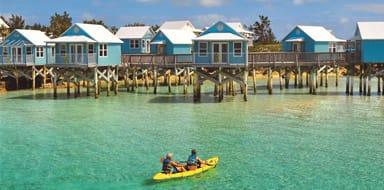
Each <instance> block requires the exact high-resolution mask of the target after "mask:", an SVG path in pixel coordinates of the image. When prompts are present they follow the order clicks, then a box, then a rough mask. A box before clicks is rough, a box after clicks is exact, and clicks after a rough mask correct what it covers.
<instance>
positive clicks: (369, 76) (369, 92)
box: [367, 64, 372, 96]
mask: <svg viewBox="0 0 384 190" xmlns="http://www.w3.org/2000/svg"><path fill="white" fill-rule="evenodd" d="M371 78H372V65H371V64H370V65H368V93H367V96H371Z"/></svg>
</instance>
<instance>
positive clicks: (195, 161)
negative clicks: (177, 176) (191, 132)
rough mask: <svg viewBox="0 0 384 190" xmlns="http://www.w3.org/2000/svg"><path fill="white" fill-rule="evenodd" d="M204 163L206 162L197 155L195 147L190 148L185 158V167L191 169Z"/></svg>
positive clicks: (202, 165)
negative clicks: (186, 158) (189, 153)
mask: <svg viewBox="0 0 384 190" xmlns="http://www.w3.org/2000/svg"><path fill="white" fill-rule="evenodd" d="M205 164H206V162H205V161H204V160H201V159H200V158H199V157H198V156H197V151H196V149H192V151H191V155H189V157H188V160H187V168H188V169H189V170H193V169H196V168H201V167H204V165H205Z"/></svg>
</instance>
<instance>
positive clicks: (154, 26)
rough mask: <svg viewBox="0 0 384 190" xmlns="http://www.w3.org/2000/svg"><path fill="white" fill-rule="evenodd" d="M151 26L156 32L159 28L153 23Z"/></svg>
mask: <svg viewBox="0 0 384 190" xmlns="http://www.w3.org/2000/svg"><path fill="white" fill-rule="evenodd" d="M151 28H152V30H153V31H155V32H156V31H157V30H158V29H159V28H160V26H159V25H157V24H155V25H152V26H151Z"/></svg>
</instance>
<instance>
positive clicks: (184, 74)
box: [183, 68, 188, 95]
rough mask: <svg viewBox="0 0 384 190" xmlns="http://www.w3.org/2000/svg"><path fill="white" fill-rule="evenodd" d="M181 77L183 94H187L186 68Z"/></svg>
mask: <svg viewBox="0 0 384 190" xmlns="http://www.w3.org/2000/svg"><path fill="white" fill-rule="evenodd" d="M183 77H184V80H183V86H184V90H183V92H184V95H186V94H188V71H187V68H184V71H183Z"/></svg>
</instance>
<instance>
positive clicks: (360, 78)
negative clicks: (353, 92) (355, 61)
mask: <svg viewBox="0 0 384 190" xmlns="http://www.w3.org/2000/svg"><path fill="white" fill-rule="evenodd" d="M363 73H364V65H363V64H360V73H359V94H360V95H362V94H363Z"/></svg>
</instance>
